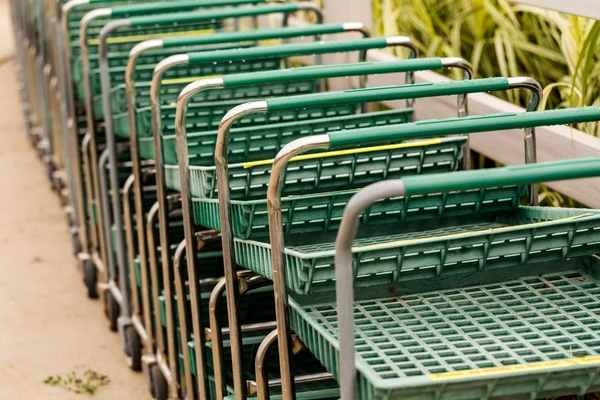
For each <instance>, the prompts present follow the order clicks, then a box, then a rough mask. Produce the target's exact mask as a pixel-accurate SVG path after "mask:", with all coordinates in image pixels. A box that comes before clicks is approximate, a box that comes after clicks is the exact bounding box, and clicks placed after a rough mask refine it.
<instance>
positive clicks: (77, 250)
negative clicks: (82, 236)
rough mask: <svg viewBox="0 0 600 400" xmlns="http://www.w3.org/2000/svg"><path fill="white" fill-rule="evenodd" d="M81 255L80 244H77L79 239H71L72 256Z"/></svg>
mask: <svg viewBox="0 0 600 400" xmlns="http://www.w3.org/2000/svg"><path fill="white" fill-rule="evenodd" d="M79 253H81V244H80V243H79V239H78V238H76V237H74V238H73V255H74V256H75V257H77V256H78V255H79Z"/></svg>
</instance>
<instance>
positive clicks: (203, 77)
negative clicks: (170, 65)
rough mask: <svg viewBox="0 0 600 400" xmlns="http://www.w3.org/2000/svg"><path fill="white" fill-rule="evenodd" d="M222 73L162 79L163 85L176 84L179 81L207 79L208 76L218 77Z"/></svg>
mask: <svg viewBox="0 0 600 400" xmlns="http://www.w3.org/2000/svg"><path fill="white" fill-rule="evenodd" d="M221 76H222V75H205V76H193V77H191V78H188V77H186V78H173V79H165V80H163V81H162V84H163V85H177V84H179V83H192V82H196V81H197V80H200V79H209V78H220V77H221Z"/></svg>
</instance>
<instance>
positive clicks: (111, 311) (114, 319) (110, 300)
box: [106, 290, 121, 332]
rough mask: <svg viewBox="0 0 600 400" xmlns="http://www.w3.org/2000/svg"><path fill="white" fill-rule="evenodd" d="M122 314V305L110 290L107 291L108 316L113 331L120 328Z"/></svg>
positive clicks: (109, 326)
mask: <svg viewBox="0 0 600 400" xmlns="http://www.w3.org/2000/svg"><path fill="white" fill-rule="evenodd" d="M120 315H121V307H120V306H119V303H117V301H116V300H115V298H114V297H113V295H112V293H111V292H110V290H109V291H107V292H106V317H107V318H108V328H109V329H110V330H111V331H112V332H116V331H117V330H118V329H119V325H118V319H119V316H120Z"/></svg>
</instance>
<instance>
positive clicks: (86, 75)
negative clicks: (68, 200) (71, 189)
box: [79, 8, 110, 260]
mask: <svg viewBox="0 0 600 400" xmlns="http://www.w3.org/2000/svg"><path fill="white" fill-rule="evenodd" d="M106 16H110V9H108V8H98V9H95V10H92V11H90V12H88V13H86V14H85V15H84V17H83V18H82V19H81V26H80V29H79V34H80V37H79V43H80V51H81V55H80V58H81V65H82V71H83V87H84V92H85V106H86V123H87V128H88V133H89V135H90V154H89V157H88V160H87V161H88V162H89V164H90V166H89V170H90V172H91V176H90V177H89V180H90V181H91V189H92V193H90V194H89V196H90V197H91V198H94V199H97V200H98V201H99V196H100V193H99V191H100V182H99V175H98V164H97V162H98V153H97V148H96V134H95V130H94V129H93V127H94V120H95V118H94V111H93V110H94V107H93V98H92V88H91V77H90V65H89V57H88V55H89V54H88V46H87V28H88V26H89V25H90V24H91V23H92V22H93V21H94V20H96V19H98V18H102V17H106ZM97 212H98V222H97V227H98V229H97V230H98V231H99V232H103V231H104V226H103V225H104V218H103V216H102V213H103V211H102V207H98V208H97ZM96 237H97V239H98V240H97V241H98V243H96V245H97V246H98V247H99V248H100V253H101V254H102V258H103V259H105V260H106V259H107V257H108V254H107V250H106V243H105V241H104V235H103V234H96Z"/></svg>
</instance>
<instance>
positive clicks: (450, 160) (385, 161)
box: [169, 138, 466, 201]
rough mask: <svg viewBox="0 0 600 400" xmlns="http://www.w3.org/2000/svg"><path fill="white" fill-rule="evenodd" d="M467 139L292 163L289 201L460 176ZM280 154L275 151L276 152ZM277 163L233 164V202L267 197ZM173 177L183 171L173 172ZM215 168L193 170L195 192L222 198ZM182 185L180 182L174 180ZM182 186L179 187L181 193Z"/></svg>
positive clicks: (287, 191)
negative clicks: (424, 177) (413, 178)
mask: <svg viewBox="0 0 600 400" xmlns="http://www.w3.org/2000/svg"><path fill="white" fill-rule="evenodd" d="M465 144H466V139H465V138H445V139H440V140H434V141H419V142H404V143H401V144H398V145H389V146H378V147H372V148H365V149H363V150H364V151H360V152H353V151H349V152H331V153H325V154H326V156H324V157H318V158H309V159H304V160H297V161H296V160H294V159H292V160H291V161H290V163H289V164H288V167H287V169H286V177H285V184H284V186H283V189H282V195H283V196H300V195H308V194H316V193H323V192H333V191H340V190H350V189H356V188H362V187H364V186H366V185H368V184H370V183H372V182H376V181H379V180H382V179H394V178H401V177H403V176H407V175H420V174H424V173H435V172H448V171H455V170H457V169H458V168H459V167H460V160H461V159H462V156H463V148H464V146H465ZM275 151H277V149H275V148H273V149H272V150H271V152H273V153H274V152H275ZM271 167H272V163H271V162H270V161H269V160H266V161H265V162H260V161H259V162H257V163H252V162H250V163H245V164H230V165H229V190H230V195H231V198H232V199H233V200H242V201H248V200H259V199H260V200H262V199H265V198H266V193H267V187H268V185H269V180H270V178H271ZM171 170H172V171H173V172H175V171H177V172H178V170H176V169H174V168H171ZM215 171H216V169H215V167H200V166H192V167H190V178H191V193H192V196H194V197H198V198H209V199H213V198H217V197H218V195H217V182H216V177H215ZM169 182H172V183H178V182H179V180H176V181H169ZM177 186H178V185H174V188H175V189H177Z"/></svg>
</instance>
